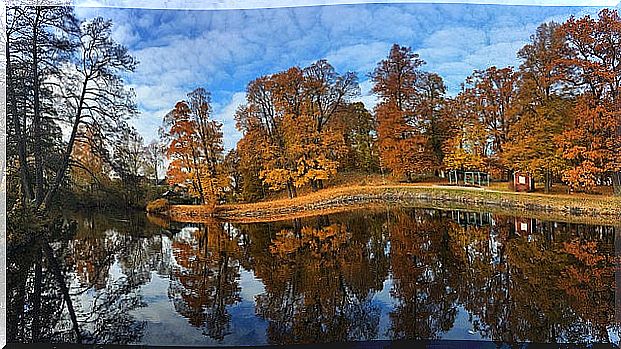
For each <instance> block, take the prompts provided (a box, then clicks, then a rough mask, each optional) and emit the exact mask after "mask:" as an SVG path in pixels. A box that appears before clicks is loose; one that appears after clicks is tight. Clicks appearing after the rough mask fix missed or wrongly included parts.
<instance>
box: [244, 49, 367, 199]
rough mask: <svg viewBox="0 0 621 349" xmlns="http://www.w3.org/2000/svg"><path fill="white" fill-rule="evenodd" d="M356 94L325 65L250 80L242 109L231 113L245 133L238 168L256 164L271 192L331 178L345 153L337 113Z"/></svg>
mask: <svg viewBox="0 0 621 349" xmlns="http://www.w3.org/2000/svg"><path fill="white" fill-rule="evenodd" d="M357 93H358V84H357V81H356V76H355V74H353V73H347V74H345V75H339V74H338V73H336V71H335V70H334V68H333V67H332V66H331V65H330V64H329V63H328V62H327V61H325V60H320V61H318V62H316V63H314V64H312V65H311V66H309V67H307V68H304V69H301V68H298V67H293V68H290V69H288V70H287V71H283V72H280V73H277V74H273V75H269V76H263V77H260V78H258V79H256V80H254V81H252V82H251V83H250V84H249V85H248V88H247V94H246V102H247V103H246V105H245V106H242V107H241V108H240V109H239V110H238V111H237V114H236V120H237V128H238V129H239V130H240V131H241V132H242V133H243V134H244V136H243V138H242V140H240V143H239V144H238V146H239V147H242V148H243V149H244V150H245V151H240V152H239V153H240V156H241V159H240V161H241V163H246V164H248V163H252V162H254V163H259V164H261V165H260V166H259V168H256V171H258V175H259V178H260V179H261V181H262V183H263V184H264V185H266V186H268V187H269V188H270V189H272V190H281V189H287V191H288V194H289V197H294V196H296V195H297V191H296V188H299V187H301V186H304V185H306V184H309V183H310V184H311V185H312V186H313V188H319V187H321V186H322V181H323V180H326V179H329V178H332V177H334V176H335V175H336V172H337V169H338V167H339V165H340V159H341V158H343V157H344V155H345V154H346V153H347V148H346V145H345V141H344V137H343V134H342V132H339V131H338V130H337V129H336V127H335V125H336V124H337V122H336V119H337V118H338V117H339V115H340V113H339V111H340V110H341V109H342V108H343V107H344V106H346V105H347V104H348V103H349V100H350V99H351V97H352V96H354V95H356V94H357Z"/></svg>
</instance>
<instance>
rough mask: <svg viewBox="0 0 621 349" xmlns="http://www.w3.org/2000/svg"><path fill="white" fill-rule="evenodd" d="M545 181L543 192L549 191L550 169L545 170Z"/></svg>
mask: <svg viewBox="0 0 621 349" xmlns="http://www.w3.org/2000/svg"><path fill="white" fill-rule="evenodd" d="M543 180H544V182H545V184H544V185H545V193H546V194H549V193H550V170H546V175H545V178H544V179H543Z"/></svg>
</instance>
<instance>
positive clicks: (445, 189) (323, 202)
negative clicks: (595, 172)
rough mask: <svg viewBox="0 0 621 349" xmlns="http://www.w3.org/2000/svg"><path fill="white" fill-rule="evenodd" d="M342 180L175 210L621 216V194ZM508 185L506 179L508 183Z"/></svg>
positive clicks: (225, 215)
mask: <svg viewBox="0 0 621 349" xmlns="http://www.w3.org/2000/svg"><path fill="white" fill-rule="evenodd" d="M386 183H387V184H385V185H360V184H353V185H352V184H350V185H345V184H343V185H340V186H334V187H330V188H327V189H323V190H320V191H316V192H308V193H306V194H304V195H300V196H298V197H296V198H293V199H288V198H278V199H273V200H271V201H265V202H257V203H249V204H227V205H221V206H218V207H216V210H215V211H212V210H210V209H209V208H207V207H204V206H195V205H174V206H171V209H170V216H171V218H172V219H173V220H178V221H202V220H205V219H213V217H218V218H222V219H225V220H229V221H236V222H257V221H273V220H282V219H291V218H299V217H305V216H311V215H317V214H328V213H334V212H342V211H348V210H352V209H360V208H365V209H371V208H372V207H377V206H382V205H383V206H386V205H397V206H408V205H410V206H424V207H435V208H450V209H479V210H486V211H491V212H500V211H502V212H504V213H507V212H509V213H511V212H512V213H513V214H518V215H525V216H533V215H540V216H541V215H542V214H543V215H544V216H547V217H548V219H550V220H552V219H553V220H568V219H566V218H568V217H569V218H571V221H583V222H585V223H587V222H594V220H595V221H596V222H597V223H599V224H614V222H619V221H620V220H621V198H619V197H613V196H604V195H591V194H588V195H587V194H580V195H569V194H542V193H536V192H535V193H515V192H511V191H509V189H507V187H506V186H505V187H504V188H502V187H495V186H493V187H492V188H489V189H483V188H472V187H456V186H448V185H445V184H442V183H413V184H403V183H398V184H395V183H394V182H392V183H390V182H388V181H387V182H386ZM504 184H505V185H506V183H504Z"/></svg>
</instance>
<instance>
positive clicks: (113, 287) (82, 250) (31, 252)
mask: <svg viewBox="0 0 621 349" xmlns="http://www.w3.org/2000/svg"><path fill="white" fill-rule="evenodd" d="M74 219H75V220H74V221H73V222H77V223H78V224H75V225H73V224H70V225H67V224H66V223H63V222H64V220H57V221H55V222H54V223H53V224H49V226H51V227H53V229H52V231H41V232H40V234H39V235H37V236H36V238H34V237H32V236H31V238H30V239H27V240H23V241H12V242H11V244H10V248H9V249H8V251H9V253H8V255H7V257H8V261H9V263H8V265H9V270H8V271H9V272H10V273H11V274H10V275H11V277H9V278H8V280H9V285H7V286H8V287H7V291H8V292H9V297H8V299H9V300H10V301H9V303H10V309H9V311H8V319H9V321H8V323H9V324H11V325H10V326H9V328H8V329H7V330H8V339H9V341H16V342H65V343H66V342H83V343H88V342H97V343H117V344H125V343H130V342H135V341H137V340H139V339H140V337H141V335H142V329H143V327H144V324H143V323H140V322H137V321H136V320H135V318H134V317H133V316H132V315H131V314H130V311H131V310H133V309H135V308H137V307H140V306H142V305H143V303H142V301H141V297H140V295H139V293H138V288H139V287H140V285H142V284H144V283H145V282H147V281H148V279H145V278H135V277H132V276H131V275H127V274H123V273H121V275H113V274H112V273H111V272H110V270H111V267H112V265H113V264H115V263H119V267H120V270H121V271H122V272H125V271H127V270H128V269H132V270H144V269H145V268H146V269H148V267H145V263H146V265H149V263H148V262H152V261H153V260H162V259H163V258H161V257H157V254H158V253H159V254H161V247H160V246H159V245H161V240H162V239H161V237H159V236H158V237H157V238H151V239H148V238H144V237H137V236H134V235H132V234H134V233H133V232H134V231H135V230H134V229H132V228H131V226H132V225H133V226H139V225H140V224H143V226H144V223H140V221H134V220H132V219H131V217H130V219H129V220H123V221H115V220H113V219H109V218H106V217H103V216H97V215H95V216H90V217H79V216H78V217H74ZM12 226H13V227H16V226H17V225H16V224H13V225H12ZM128 227H130V228H128ZM144 228H145V229H144V230H142V231H141V234H142V235H145V234H146V235H150V234H151V230H149V227H148V226H145V227H144ZM75 229H77V231H76V230H75ZM158 244H159V245H158ZM147 247H150V248H147ZM136 251H139V252H140V253H139V254H138V255H136ZM142 253H146V254H150V255H151V256H150V257H149V258H143V259H142V260H141V259H140V258H136V257H140V256H142ZM127 259H130V260H133V261H138V260H141V262H140V263H133V264H131V265H129V266H127V267H124V262H123V261H124V260H127ZM141 263H142V264H141Z"/></svg>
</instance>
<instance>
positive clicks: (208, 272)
mask: <svg viewBox="0 0 621 349" xmlns="http://www.w3.org/2000/svg"><path fill="white" fill-rule="evenodd" d="M70 218H72V219H74V220H75V221H76V222H77V226H72V225H71V224H68V223H67V222H65V223H63V224H59V226H58V230H59V234H58V236H64V237H65V238H57V239H53V240H50V241H40V239H39V240H37V239H34V238H33V239H31V240H30V241H26V242H25V243H20V244H16V243H14V244H11V245H10V246H9V249H8V252H9V255H8V261H9V263H8V267H9V270H8V271H7V272H8V273H7V274H8V281H9V284H8V285H7V289H8V295H7V300H8V303H9V309H8V312H7V316H8V327H7V333H8V336H9V339H10V341H15V342H76V341H77V342H79V341H81V342H87V343H88V342H97V343H121V344H123V343H146V344H177V345H184V344H186V345H187V344H203V345H213V344H237V345H243V344H246V345H256V344H261V343H274V344H288V343H315V342H335V341H352V340H373V339H441V338H459V339H472V338H473V336H474V337H476V336H478V337H480V338H483V339H487V340H493V341H502V342H524V341H534V342H585V343H588V342H594V341H595V342H615V343H617V344H618V343H619V330H620V327H621V326H620V322H619V320H620V319H619V317H620V314H619V313H618V312H619V310H618V309H616V307H615V301H617V302H618V300H619V299H618V298H619V294H618V293H619V291H618V290H617V289H616V288H615V285H616V284H617V282H616V280H615V277H616V278H619V277H620V276H621V273H620V272H619V270H618V269H615V266H618V262H619V260H618V254H619V252H620V251H619V246H618V245H619V243H620V241H621V231H619V228H618V227H617V228H615V227H613V226H593V225H584V224H569V223H559V222H545V221H540V220H535V219H528V218H514V217H505V216H496V215H491V214H488V213H473V212H457V211H438V210H429V209H398V210H396V209H390V210H388V209H387V210H379V211H365V212H362V211H359V212H351V213H347V214H338V215H331V216H320V217H314V218H308V219H302V220H300V219H298V220H293V221H285V222H273V223H261V224H229V223H221V222H216V221H214V222H210V223H205V224H200V225H193V226H180V227H170V226H169V225H168V224H169V223H167V222H165V221H163V220H158V219H152V218H150V220H146V219H145V216H143V215H136V216H130V217H127V216H122V217H114V216H110V215H92V216H80V215H74V216H72V217H70ZM154 223H155V224H154ZM157 224H160V225H165V226H166V229H162V228H161V227H160V226H158V225H157ZM615 243H616V244H617V247H616V248H615ZM615 273H616V274H615ZM248 278H250V280H248ZM257 285H259V286H260V287H258V286H257ZM615 292H616V293H617V294H616V293H615ZM144 295H147V296H144ZM615 296H616V297H615ZM615 310H616V311H617V313H615ZM154 314H155V315H154ZM177 319H183V321H177ZM162 329H166V331H168V332H166V333H168V335H166V334H161V333H159V337H158V331H160V332H161V331H162ZM181 334H183V335H181ZM162 336H165V337H166V340H168V342H166V343H162Z"/></svg>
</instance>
